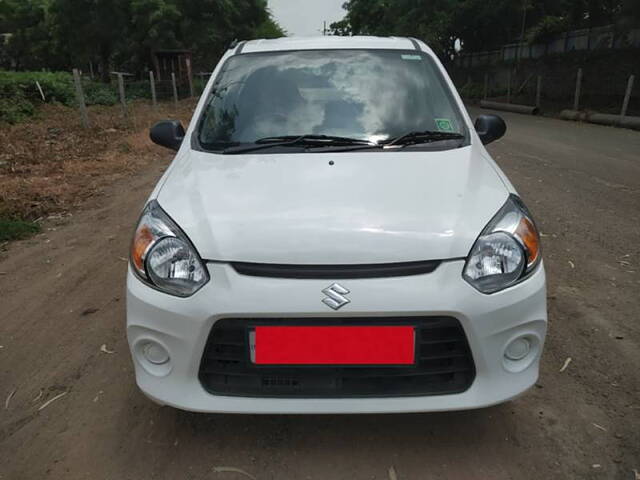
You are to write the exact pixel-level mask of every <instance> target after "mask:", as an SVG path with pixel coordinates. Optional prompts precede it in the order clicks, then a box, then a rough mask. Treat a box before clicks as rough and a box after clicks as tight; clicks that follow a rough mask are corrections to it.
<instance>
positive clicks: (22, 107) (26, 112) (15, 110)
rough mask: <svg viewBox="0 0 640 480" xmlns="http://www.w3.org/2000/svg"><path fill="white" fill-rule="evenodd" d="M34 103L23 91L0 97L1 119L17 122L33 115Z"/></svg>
mask: <svg viewBox="0 0 640 480" xmlns="http://www.w3.org/2000/svg"><path fill="white" fill-rule="evenodd" d="M34 111H35V107H34V106H33V103H31V102H30V101H29V100H27V99H26V98H24V95H22V93H21V92H18V93H16V94H15V95H14V96H13V97H0V121H4V122H7V123H16V122H20V121H22V120H24V119H25V118H27V117H30V116H31V115H33V113H34Z"/></svg>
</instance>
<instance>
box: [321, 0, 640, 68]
mask: <svg viewBox="0 0 640 480" xmlns="http://www.w3.org/2000/svg"><path fill="white" fill-rule="evenodd" d="M344 9H345V10H346V11H347V14H346V16H345V18H344V19H342V20H341V21H339V22H336V23H333V24H332V25H331V30H332V32H333V34H334V35H402V36H414V37H417V38H420V39H422V40H425V41H426V42H427V43H428V44H429V45H430V46H431V47H432V48H433V49H434V50H436V51H437V52H438V53H439V54H442V55H445V56H446V55H449V54H451V53H453V50H454V42H455V41H456V40H457V39H459V40H460V41H461V42H462V44H463V45H464V47H465V50H467V51H479V50H490V49H494V48H499V47H500V46H501V45H504V44H506V43H510V42H515V41H520V40H526V39H527V38H529V39H536V38H539V39H541V38H544V37H545V36H548V35H551V34H552V33H555V32H556V31H558V29H565V30H566V29H576V28H587V27H596V26H602V25H607V24H616V25H617V26H618V27H619V28H620V29H628V28H631V27H632V26H637V25H640V0H492V1H487V0H429V1H426V0H349V1H347V2H346V3H345V4H344ZM523 21H524V27H525V28H524V34H525V35H524V38H523V36H522V34H523Z"/></svg>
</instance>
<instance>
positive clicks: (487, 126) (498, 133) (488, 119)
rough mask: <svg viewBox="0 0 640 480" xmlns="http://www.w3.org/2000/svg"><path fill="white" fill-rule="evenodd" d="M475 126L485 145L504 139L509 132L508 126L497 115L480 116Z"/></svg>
mask: <svg viewBox="0 0 640 480" xmlns="http://www.w3.org/2000/svg"><path fill="white" fill-rule="evenodd" d="M474 126H475V127H476V132H478V136H479V137H480V140H482V144H483V145H487V144H489V143H491V142H493V141H494V140H498V139H499V138H502V136H503V135H504V134H505V132H506V131H507V124H506V123H504V120H503V119H502V118H501V117H499V116H497V115H480V116H479V117H478V118H476V123H475V124H474Z"/></svg>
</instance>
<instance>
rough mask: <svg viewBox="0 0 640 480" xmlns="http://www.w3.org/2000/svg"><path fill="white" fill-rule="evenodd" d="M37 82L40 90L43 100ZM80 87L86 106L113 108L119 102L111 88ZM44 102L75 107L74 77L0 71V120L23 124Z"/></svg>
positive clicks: (86, 83) (86, 84)
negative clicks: (107, 106) (110, 106)
mask: <svg viewBox="0 0 640 480" xmlns="http://www.w3.org/2000/svg"><path fill="white" fill-rule="evenodd" d="M36 82H38V83H39V84H40V88H42V92H43V93H44V96H45V99H44V101H43V100H42V96H41V95H40V91H39V90H38V87H37V85H36ZM82 85H83V87H82V88H83V90H84V96H85V101H86V103H87V105H113V104H115V103H116V102H117V100H118V97H117V95H116V92H115V88H114V87H113V86H112V85H108V84H104V83H99V82H92V81H83V83H82ZM44 102H46V103H62V104H63V105H67V106H69V107H75V105H76V96H75V87H74V85H73V76H72V75H71V74H70V73H68V72H8V71H0V121H4V122H8V123H16V122H19V121H22V120H24V119H25V118H27V117H29V116H31V115H33V114H34V113H35V109H36V106H37V105H40V104H42V103H44Z"/></svg>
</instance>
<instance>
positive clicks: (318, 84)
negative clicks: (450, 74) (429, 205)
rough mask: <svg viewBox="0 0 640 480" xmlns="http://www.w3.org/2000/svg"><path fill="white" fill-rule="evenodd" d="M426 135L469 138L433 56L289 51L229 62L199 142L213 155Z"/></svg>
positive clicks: (209, 103) (214, 92)
mask: <svg viewBox="0 0 640 480" xmlns="http://www.w3.org/2000/svg"><path fill="white" fill-rule="evenodd" d="M424 131H433V132H449V133H461V134H463V135H465V128H464V122H463V121H462V117H461V115H460V113H459V110H458V108H457V106H456V104H455V103H454V100H453V98H452V96H451V92H450V90H449V88H448V86H447V85H446V84H445V82H444V79H443V78H442V76H441V75H440V72H439V71H438V69H437V67H436V65H435V64H434V62H433V61H432V60H431V58H430V57H429V56H428V55H426V54H422V53H420V52H417V51H415V50H414V51H403V50H318V51H288V52H269V53H258V54H242V55H236V56H234V57H231V58H230V59H229V60H228V61H227V62H226V63H225V65H224V66H223V68H222V70H221V72H220V74H219V75H218V77H217V79H216V82H215V84H214V85H213V87H212V90H211V92H210V95H209V99H208V100H207V105H206V107H205V110H204V114H203V116H202V119H201V122H200V126H199V129H198V140H199V142H200V144H201V145H202V146H203V147H204V148H206V149H213V150H215V149H220V148H224V147H228V146H229V145H242V144H252V143H255V142H259V141H260V140H263V139H269V138H272V137H279V138H280V137H291V138H293V137H297V136H303V135H326V136H339V137H344V138H348V139H358V140H366V141H368V142H372V143H378V142H384V141H387V140H390V139H393V138H396V137H398V136H402V135H406V134H408V133H410V132H424ZM443 137H444V136H443ZM441 140H442V141H446V137H444V138H443V139H441ZM458 143H459V142H458Z"/></svg>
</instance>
